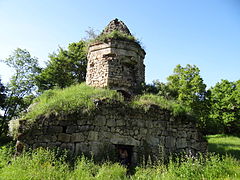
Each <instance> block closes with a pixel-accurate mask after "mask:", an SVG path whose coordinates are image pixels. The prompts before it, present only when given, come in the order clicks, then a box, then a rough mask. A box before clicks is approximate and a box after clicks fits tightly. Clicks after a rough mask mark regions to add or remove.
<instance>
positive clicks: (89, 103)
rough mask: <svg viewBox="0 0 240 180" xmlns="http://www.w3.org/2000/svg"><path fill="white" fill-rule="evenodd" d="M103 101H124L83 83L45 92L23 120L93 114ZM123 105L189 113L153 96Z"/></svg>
mask: <svg viewBox="0 0 240 180" xmlns="http://www.w3.org/2000/svg"><path fill="white" fill-rule="evenodd" d="M101 99H107V100H109V101H112V100H117V101H120V102H123V101H124V100H123V97H122V95H121V94H120V93H118V92H116V91H114V90H109V89H102V88H93V87H90V86H87V85H85V84H84V83H82V84H78V85H73V86H70V87H68V88H65V89H53V90H48V91H45V92H44V93H43V94H42V95H41V96H39V97H38V98H36V99H35V101H34V103H33V105H32V107H31V108H30V111H29V112H28V113H27V114H25V116H24V117H23V118H22V119H29V120H32V121H34V120H35V119H36V118H37V117H39V116H41V115H45V116H48V115H49V114H71V113H77V112H91V111H92V110H94V109H95V108H96V106H95V104H94V101H96V100H101ZM123 103H125V104H126V105H128V106H129V107H133V108H135V107H140V108H145V107H147V105H150V104H155V105H158V106H160V107H161V108H163V109H168V110H170V111H172V112H173V114H174V115H180V114H185V113H187V112H188V110H187V109H186V108H185V107H184V106H182V105H181V104H178V103H176V102H175V101H170V100H166V99H164V98H163V97H161V96H157V95H152V94H145V95H141V96H138V97H136V98H134V99H133V100H132V102H130V103H129V102H123Z"/></svg>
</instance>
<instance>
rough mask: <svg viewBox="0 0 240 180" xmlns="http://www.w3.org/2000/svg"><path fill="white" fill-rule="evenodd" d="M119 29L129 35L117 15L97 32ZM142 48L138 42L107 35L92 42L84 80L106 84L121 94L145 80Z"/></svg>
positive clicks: (104, 32) (131, 92)
mask: <svg viewBox="0 0 240 180" xmlns="http://www.w3.org/2000/svg"><path fill="white" fill-rule="evenodd" d="M114 31H117V32H120V33H121V34H124V35H126V36H131V33H130V31H129V29H128V28H127V26H126V25H125V24H124V23H123V22H122V21H119V20H118V19H115V20H113V21H111V22H110V23H109V25H108V26H107V27H106V28H105V29H104V31H103V32H102V34H101V35H100V36H104V35H107V34H111V33H114ZM144 57H145V51H144V50H143V49H142V47H141V46H140V45H139V43H137V42H135V41H133V40H128V39H127V38H125V39H123V40H121V39H107V40H106V41H105V42H99V41H97V42H96V43H93V44H91V45H90V47H89V50H88V66H87V77H86V83H87V84H88V85H90V86H94V87H109V88H111V89H115V90H118V91H120V92H122V93H123V94H125V95H128V94H129V95H133V94H134V91H136V89H137V88H139V87H140V86H141V84H142V83H144V82H145V65H144V64H143V60H144Z"/></svg>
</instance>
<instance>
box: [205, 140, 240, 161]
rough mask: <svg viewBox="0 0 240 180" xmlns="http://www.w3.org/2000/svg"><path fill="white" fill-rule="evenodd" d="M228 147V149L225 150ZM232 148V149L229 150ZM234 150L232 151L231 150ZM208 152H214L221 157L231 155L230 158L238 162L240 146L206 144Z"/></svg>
mask: <svg viewBox="0 0 240 180" xmlns="http://www.w3.org/2000/svg"><path fill="white" fill-rule="evenodd" d="M227 147H229V149H227ZM231 147H232V149H231ZM233 148H234V149H233ZM208 151H209V152H215V153H219V154H221V155H226V154H228V155H231V156H232V157H235V158H236V159H238V160H240V146H239V145H235V144H229V143H225V144H213V143H209V144H208Z"/></svg>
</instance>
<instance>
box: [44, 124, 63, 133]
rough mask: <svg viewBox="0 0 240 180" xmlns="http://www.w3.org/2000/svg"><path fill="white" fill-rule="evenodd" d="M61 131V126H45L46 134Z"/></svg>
mask: <svg viewBox="0 0 240 180" xmlns="http://www.w3.org/2000/svg"><path fill="white" fill-rule="evenodd" d="M62 131H63V128H62V126H49V127H48V128H47V133H48V134H56V133H61V132H62Z"/></svg>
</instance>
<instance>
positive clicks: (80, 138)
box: [71, 133, 85, 142]
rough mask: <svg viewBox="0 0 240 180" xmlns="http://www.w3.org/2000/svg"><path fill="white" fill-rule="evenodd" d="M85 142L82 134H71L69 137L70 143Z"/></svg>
mask: <svg viewBox="0 0 240 180" xmlns="http://www.w3.org/2000/svg"><path fill="white" fill-rule="evenodd" d="M84 140H85V136H84V135H83V133H73V134H72V136H71V142H83V141H84Z"/></svg>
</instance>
